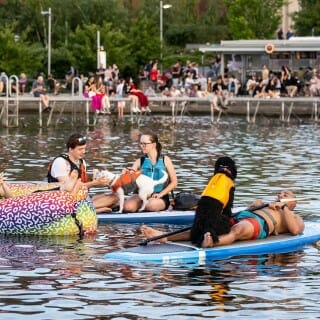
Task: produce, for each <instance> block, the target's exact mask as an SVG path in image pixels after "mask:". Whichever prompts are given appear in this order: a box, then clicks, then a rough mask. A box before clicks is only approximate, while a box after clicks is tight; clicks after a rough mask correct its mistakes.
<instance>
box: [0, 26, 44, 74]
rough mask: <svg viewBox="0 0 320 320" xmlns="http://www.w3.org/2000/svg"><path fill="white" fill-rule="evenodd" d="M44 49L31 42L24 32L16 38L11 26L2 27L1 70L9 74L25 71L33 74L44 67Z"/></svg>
mask: <svg viewBox="0 0 320 320" xmlns="http://www.w3.org/2000/svg"><path fill="white" fill-rule="evenodd" d="M43 54H44V49H43V48H42V47H41V46H40V45H39V44H38V43H36V44H29V43H28V41H27V40H26V39H25V35H24V34H22V35H21V36H20V38H19V39H17V40H15V33H14V32H13V30H12V28H10V27H2V29H1V32H0V57H1V59H0V70H1V71H5V72H6V73H7V74H8V75H12V74H16V75H18V74H19V73H20V72H25V73H26V74H28V75H30V76H33V75H34V73H35V72H37V71H38V70H41V69H42V57H43Z"/></svg>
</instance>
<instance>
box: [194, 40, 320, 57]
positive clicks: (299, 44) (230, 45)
mask: <svg viewBox="0 0 320 320" xmlns="http://www.w3.org/2000/svg"><path fill="white" fill-rule="evenodd" d="M270 44H272V45H273V46H274V52H292V51H293V52H294V51H300V52H307V51H320V37H291V38H290V39H289V40H275V39H271V40H228V41H221V42H220V44H213V45H208V44H206V45H198V49H199V50H200V51H201V52H221V53H225V54H228V53H229V54H235V53H248V54H249V53H263V52H265V47H266V45H270Z"/></svg>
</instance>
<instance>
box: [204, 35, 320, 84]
mask: <svg viewBox="0 0 320 320" xmlns="http://www.w3.org/2000/svg"><path fill="white" fill-rule="evenodd" d="M198 48H199V50H200V51H201V52H203V53H208V52H210V53H212V54H213V56H219V57H220V58H221V71H223V70H227V71H228V72H229V74H230V73H233V74H235V75H236V76H237V78H238V79H239V80H240V81H241V82H242V83H244V82H245V81H246V80H247V78H248V76H249V75H259V74H261V70H262V66H263V65H266V66H267V67H268V68H269V70H272V71H273V72H278V71H280V70H281V67H282V66H288V67H289V68H290V69H291V70H292V71H297V70H299V68H307V67H312V68H315V69H320V37H291V38H290V39H289V40H274V39H271V40H230V41H221V42H220V44H216V45H203V46H198Z"/></svg>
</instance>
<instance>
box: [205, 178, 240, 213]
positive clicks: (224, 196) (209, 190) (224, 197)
mask: <svg viewBox="0 0 320 320" xmlns="http://www.w3.org/2000/svg"><path fill="white" fill-rule="evenodd" d="M233 187H234V183H233V181H232V179H230V178H229V177H228V176H226V175H225V174H224V173H217V174H215V175H214V176H213V177H212V178H211V180H210V181H209V183H208V185H207V186H206V187H205V189H204V190H203V192H202V194H201V196H202V197H204V196H205V197H211V198H214V199H217V200H219V201H220V202H221V203H222V204H223V208H225V206H226V205H227V204H228V202H229V195H230V189H231V188H233Z"/></svg>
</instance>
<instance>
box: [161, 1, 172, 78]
mask: <svg viewBox="0 0 320 320" xmlns="http://www.w3.org/2000/svg"><path fill="white" fill-rule="evenodd" d="M171 7H172V5H171V4H163V1H162V0H160V70H161V74H162V59H163V9H169V8H171Z"/></svg>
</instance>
